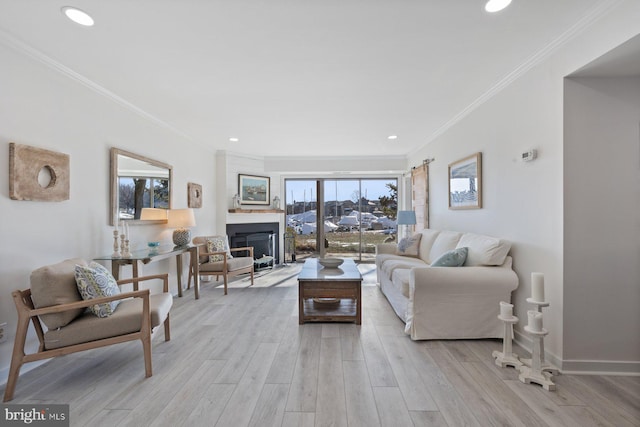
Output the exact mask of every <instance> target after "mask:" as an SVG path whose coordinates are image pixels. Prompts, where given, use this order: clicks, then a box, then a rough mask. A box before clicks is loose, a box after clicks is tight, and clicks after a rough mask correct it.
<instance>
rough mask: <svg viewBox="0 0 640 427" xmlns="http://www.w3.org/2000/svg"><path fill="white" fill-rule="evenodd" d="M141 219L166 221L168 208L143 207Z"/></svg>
mask: <svg viewBox="0 0 640 427" xmlns="http://www.w3.org/2000/svg"><path fill="white" fill-rule="evenodd" d="M140 219H141V220H143V221H166V220H167V210H166V209H159V208H142V211H140Z"/></svg>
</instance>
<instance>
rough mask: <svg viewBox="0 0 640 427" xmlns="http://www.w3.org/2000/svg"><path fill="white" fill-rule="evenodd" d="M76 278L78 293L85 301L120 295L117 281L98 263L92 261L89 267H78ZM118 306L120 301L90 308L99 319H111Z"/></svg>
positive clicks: (76, 268) (76, 267)
mask: <svg viewBox="0 0 640 427" xmlns="http://www.w3.org/2000/svg"><path fill="white" fill-rule="evenodd" d="M75 278H76V285H77V286H78V291H79V292H80V295H82V299H83V300H85V301H87V300H92V299H95V298H102V297H111V296H114V295H119V294H120V288H119V287H118V283H117V282H116V279H114V278H113V276H112V275H111V273H109V270H107V269H106V268H104V267H103V266H102V265H100V264H98V263H97V262H94V261H92V262H91V264H89V265H88V266H85V265H76V266H75ZM118 304H120V300H115V301H110V302H105V303H103V304H95V305H92V306H90V307H89V311H91V312H92V313H93V314H95V315H96V316H98V317H109V316H111V314H113V312H114V311H115V309H116V307H117V306H118Z"/></svg>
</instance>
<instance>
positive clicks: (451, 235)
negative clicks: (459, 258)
mask: <svg viewBox="0 0 640 427" xmlns="http://www.w3.org/2000/svg"><path fill="white" fill-rule="evenodd" d="M461 235H462V233H458V232H456V231H441V232H440V234H438V237H436V240H435V242H433V246H431V251H430V252H429V259H430V260H431V261H432V262H433V261H435V260H437V259H438V258H440V257H441V256H442V255H443V254H444V253H445V252H448V251H450V250H451V249H455V248H456V244H457V243H458V240H460V236H461Z"/></svg>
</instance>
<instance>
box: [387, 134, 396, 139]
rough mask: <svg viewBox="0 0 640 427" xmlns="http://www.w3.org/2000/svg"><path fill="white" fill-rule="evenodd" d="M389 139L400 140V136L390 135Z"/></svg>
mask: <svg viewBox="0 0 640 427" xmlns="http://www.w3.org/2000/svg"><path fill="white" fill-rule="evenodd" d="M387 139H398V135H389V136H388V137H387Z"/></svg>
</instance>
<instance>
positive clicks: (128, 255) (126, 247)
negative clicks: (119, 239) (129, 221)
mask: <svg viewBox="0 0 640 427" xmlns="http://www.w3.org/2000/svg"><path fill="white" fill-rule="evenodd" d="M122 257H123V258H131V251H129V239H125V241H124V252H123V253H122Z"/></svg>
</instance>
